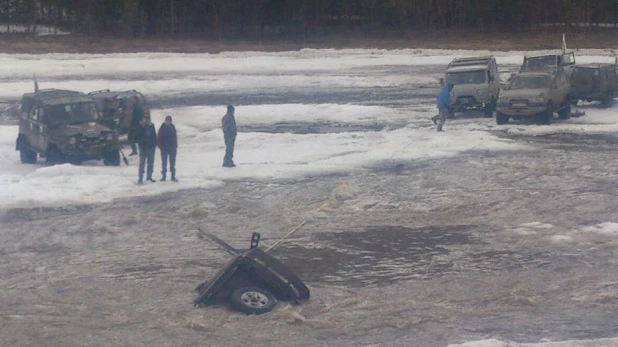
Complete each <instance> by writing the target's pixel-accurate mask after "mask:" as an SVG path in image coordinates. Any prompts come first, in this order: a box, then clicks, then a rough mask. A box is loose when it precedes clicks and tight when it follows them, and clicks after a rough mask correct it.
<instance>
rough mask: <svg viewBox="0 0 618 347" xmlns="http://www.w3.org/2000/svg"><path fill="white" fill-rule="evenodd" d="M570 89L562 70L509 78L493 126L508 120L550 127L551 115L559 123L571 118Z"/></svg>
mask: <svg viewBox="0 0 618 347" xmlns="http://www.w3.org/2000/svg"><path fill="white" fill-rule="evenodd" d="M570 90H571V85H570V84H569V81H568V79H567V77H566V73H565V72H564V70H562V69H559V70H552V71H543V70H539V71H534V72H520V73H519V74H517V75H516V76H514V77H513V79H512V80H511V83H510V84H509V86H508V89H507V90H503V91H502V92H501V93H500V98H499V99H498V106H497V108H496V122H497V123H498V124H506V123H508V121H509V119H510V118H513V119H521V118H533V117H534V118H536V119H537V120H538V122H539V123H541V124H550V123H551V122H552V121H553V119H554V112H558V115H559V116H560V118H561V119H567V118H569V117H570V116H571V102H570V98H571V97H570Z"/></svg>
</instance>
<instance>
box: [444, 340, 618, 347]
mask: <svg viewBox="0 0 618 347" xmlns="http://www.w3.org/2000/svg"><path fill="white" fill-rule="evenodd" d="M617 345H618V338H612V339H597V340H568V341H559V342H552V341H541V342H537V343H516V342H505V341H500V340H496V339H489V340H479V341H470V342H465V343H462V344H451V345H448V346H447V347H614V346H617Z"/></svg>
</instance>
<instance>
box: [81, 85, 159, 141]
mask: <svg viewBox="0 0 618 347" xmlns="http://www.w3.org/2000/svg"><path fill="white" fill-rule="evenodd" d="M88 95H89V96H90V97H91V98H92V99H93V100H94V101H95V102H96V103H97V109H98V110H99V112H101V119H100V121H99V123H101V124H103V125H105V126H107V127H110V128H111V129H114V130H115V131H116V132H117V133H118V135H126V134H128V133H129V131H130V130H131V118H132V116H133V107H134V104H135V103H134V101H133V100H134V98H136V97H137V99H138V102H139V103H140V105H141V106H142V110H143V111H144V115H145V116H150V106H149V105H148V101H147V100H146V98H145V97H144V95H143V94H142V93H140V92H138V91H136V90H123V91H113V90H111V91H110V90H109V89H105V90H98V91H94V92H90V93H88Z"/></svg>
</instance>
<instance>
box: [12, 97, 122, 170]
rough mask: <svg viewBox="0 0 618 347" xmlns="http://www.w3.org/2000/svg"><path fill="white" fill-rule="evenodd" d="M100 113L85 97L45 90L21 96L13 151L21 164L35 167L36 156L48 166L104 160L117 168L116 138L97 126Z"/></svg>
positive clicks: (111, 132)
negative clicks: (15, 151)
mask: <svg viewBox="0 0 618 347" xmlns="http://www.w3.org/2000/svg"><path fill="white" fill-rule="evenodd" d="M99 115H100V114H99V112H98V111H97V108H96V105H95V102H94V101H93V100H92V98H90V97H88V96H87V95H85V94H83V93H80V92H76V91H70V90H59V89H45V90H37V91H35V92H34V93H28V94H24V95H23V97H22V102H21V109H20V117H19V134H18V136H17V141H16V144H15V150H18V151H19V153H20V158H21V162H22V163H27V164H34V163H36V161H37V155H38V156H40V157H44V158H46V162H47V163H48V164H51V165H54V164H63V163H74V164H79V163H81V162H82V161H86V160H101V159H102V160H103V162H104V164H105V165H114V166H117V165H120V153H119V145H118V136H117V135H116V134H115V132H114V131H113V130H112V129H110V128H108V127H106V126H103V125H101V124H98V123H97V121H98V120H99V118H100V117H99Z"/></svg>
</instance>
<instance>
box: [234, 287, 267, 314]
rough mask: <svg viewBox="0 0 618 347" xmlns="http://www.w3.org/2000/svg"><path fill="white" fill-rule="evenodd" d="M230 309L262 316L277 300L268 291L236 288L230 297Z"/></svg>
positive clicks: (255, 288) (254, 288) (256, 288)
mask: <svg viewBox="0 0 618 347" xmlns="http://www.w3.org/2000/svg"><path fill="white" fill-rule="evenodd" d="M230 301H231V304H232V308H234V309H236V310H238V311H240V312H243V313H246V314H263V313H268V312H270V311H271V310H272V309H273V308H274V307H275V306H276V305H277V300H276V299H275V296H274V295H272V294H271V293H270V292H269V291H268V290H266V289H262V288H258V287H243V288H238V289H236V290H235V291H234V293H232V296H231V297H230Z"/></svg>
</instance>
